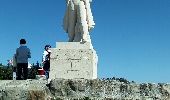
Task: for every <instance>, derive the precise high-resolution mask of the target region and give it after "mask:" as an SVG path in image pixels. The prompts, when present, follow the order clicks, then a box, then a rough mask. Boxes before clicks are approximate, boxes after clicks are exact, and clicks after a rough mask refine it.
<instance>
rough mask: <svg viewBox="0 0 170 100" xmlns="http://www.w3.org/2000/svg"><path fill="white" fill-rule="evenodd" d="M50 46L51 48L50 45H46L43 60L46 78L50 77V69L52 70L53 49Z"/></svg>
mask: <svg viewBox="0 0 170 100" xmlns="http://www.w3.org/2000/svg"><path fill="white" fill-rule="evenodd" d="M49 48H51V46H50V45H46V46H45V47H44V53H43V61H42V63H43V69H44V71H45V76H46V79H48V78H49V71H50V54H51V50H49Z"/></svg>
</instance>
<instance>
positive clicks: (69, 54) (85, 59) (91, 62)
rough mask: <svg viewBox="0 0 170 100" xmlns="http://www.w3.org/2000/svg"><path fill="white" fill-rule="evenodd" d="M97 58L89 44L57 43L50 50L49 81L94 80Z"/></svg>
mask: <svg viewBox="0 0 170 100" xmlns="http://www.w3.org/2000/svg"><path fill="white" fill-rule="evenodd" d="M97 62H98V57H97V54H96V51H95V50H94V49H93V47H92V45H91V43H89V42H86V43H81V42H57V48H52V49H51V60H50V76H49V78H50V79H55V78H63V79H96V78H97Z"/></svg>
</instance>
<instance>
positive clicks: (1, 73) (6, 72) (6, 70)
mask: <svg viewBox="0 0 170 100" xmlns="http://www.w3.org/2000/svg"><path fill="white" fill-rule="evenodd" d="M12 75H13V68H12V67H11V66H10V67H7V66H3V65H2V66H0V80H12V77H13V76H12ZM36 75H38V71H37V68H35V67H33V68H31V69H29V71H28V79H35V77H36Z"/></svg>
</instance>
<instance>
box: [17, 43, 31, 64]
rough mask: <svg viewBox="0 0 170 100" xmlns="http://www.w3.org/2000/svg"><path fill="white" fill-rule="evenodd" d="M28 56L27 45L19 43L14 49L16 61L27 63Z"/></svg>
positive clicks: (29, 54) (29, 56)
mask: <svg viewBox="0 0 170 100" xmlns="http://www.w3.org/2000/svg"><path fill="white" fill-rule="evenodd" d="M28 58H31V53H30V49H29V48H27V46H24V45H21V46H20V47H19V48H17V50H16V61H17V63H28Z"/></svg>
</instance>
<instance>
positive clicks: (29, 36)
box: [0, 0, 170, 83]
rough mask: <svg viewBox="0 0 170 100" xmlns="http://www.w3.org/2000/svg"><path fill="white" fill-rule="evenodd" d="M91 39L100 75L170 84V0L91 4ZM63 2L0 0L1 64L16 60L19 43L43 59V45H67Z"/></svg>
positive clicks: (105, 0)
mask: <svg viewBox="0 0 170 100" xmlns="http://www.w3.org/2000/svg"><path fill="white" fill-rule="evenodd" d="M91 7H92V12H93V16H94V20H95V23H96V26H95V28H94V29H93V30H92V32H91V33H90V34H91V39H92V43H93V46H94V48H95V50H96V51H97V54H98V56H99V63H98V77H99V78H106V77H124V78H126V79H128V80H130V81H132V80H134V81H136V82H155V83H158V82H169V83H170V44H169V43H170V0H93V2H92V4H91ZM64 12H65V0H0V43H1V49H0V55H1V56H0V62H2V63H3V64H6V60H7V59H10V58H12V56H13V54H14V53H15V50H16V48H17V47H18V46H19V40H20V39H21V38H25V39H26V40H27V42H28V44H27V45H28V47H29V48H30V49H31V52H32V58H31V59H30V62H31V63H33V62H34V63H35V62H36V61H41V57H42V52H43V48H44V45H46V44H51V45H52V47H55V43H56V42H60V41H62V42H63V41H67V34H66V33H65V32H64V31H63V28H62V21H63V16H64Z"/></svg>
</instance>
